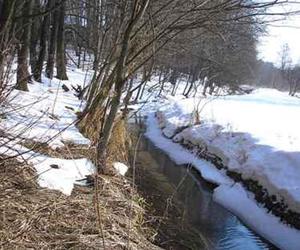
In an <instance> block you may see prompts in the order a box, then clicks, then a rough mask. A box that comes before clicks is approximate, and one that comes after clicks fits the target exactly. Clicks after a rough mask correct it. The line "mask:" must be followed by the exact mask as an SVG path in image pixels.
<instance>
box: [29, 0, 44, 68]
mask: <svg viewBox="0 0 300 250" xmlns="http://www.w3.org/2000/svg"><path fill="white" fill-rule="evenodd" d="M33 6H34V7H33V14H37V13H39V11H40V9H41V6H40V1H39V0H34V4H33ZM40 32H44V31H43V30H41V26H40V17H38V18H36V20H35V21H34V22H32V24H31V31H30V34H31V36H30V53H29V55H30V57H29V62H30V67H31V73H32V74H34V71H35V67H36V63H37V55H38V54H37V44H38V40H39V38H38V36H39V33H40Z"/></svg>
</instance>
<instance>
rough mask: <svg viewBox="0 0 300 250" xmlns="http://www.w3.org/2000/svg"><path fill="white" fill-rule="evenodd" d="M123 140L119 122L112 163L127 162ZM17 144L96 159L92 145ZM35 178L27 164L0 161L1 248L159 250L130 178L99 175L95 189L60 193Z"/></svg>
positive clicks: (123, 130) (59, 154) (61, 155)
mask: <svg viewBox="0 0 300 250" xmlns="http://www.w3.org/2000/svg"><path fill="white" fill-rule="evenodd" d="M128 142H129V137H128V135H127V132H126V128H125V124H124V121H121V120H119V121H118V122H117V123H116V125H115V127H114V129H113V134H112V140H111V142H110V144H109V149H108V153H109V154H110V156H109V159H110V161H111V162H112V161H116V160H118V161H122V162H126V161H127V151H128V145H129V144H128ZM22 144H23V146H26V147H27V148H30V149H32V150H34V151H35V152H39V153H42V154H45V155H48V156H51V157H58V158H65V159H76V158H82V157H86V158H89V159H91V160H94V159H95V148H94V147H88V146H80V145H72V144H66V146H65V147H64V148H61V149H57V150H53V149H51V148H49V147H48V145H47V144H44V143H38V142H34V141H31V140H24V141H23V142H22ZM37 177H38V176H36V172H35V171H34V170H33V169H32V167H31V166H29V165H26V164H24V163H20V162H18V161H17V160H15V159H11V160H8V161H5V162H3V161H1V160H0V213H1V219H0V249H159V247H157V246H155V245H154V244H152V243H151V241H150V240H149V239H152V236H153V234H154V233H155V232H154V231H153V229H151V228H149V227H147V226H145V225H146V223H144V213H145V209H144V206H145V201H144V199H143V198H141V197H140V196H139V195H138V194H137V192H136V190H135V189H133V188H132V184H131V183H130V181H129V180H127V179H125V178H123V177H120V176H105V175H99V176H98V178H97V180H98V181H97V183H96V185H95V187H94V188H88V187H79V186H76V187H75V188H74V190H73V192H72V195H71V196H65V195H63V194H62V193H60V192H58V191H53V190H48V189H43V188H40V187H38V185H37V183H36V179H37ZM96 190H97V192H96ZM96 194H97V195H96Z"/></svg>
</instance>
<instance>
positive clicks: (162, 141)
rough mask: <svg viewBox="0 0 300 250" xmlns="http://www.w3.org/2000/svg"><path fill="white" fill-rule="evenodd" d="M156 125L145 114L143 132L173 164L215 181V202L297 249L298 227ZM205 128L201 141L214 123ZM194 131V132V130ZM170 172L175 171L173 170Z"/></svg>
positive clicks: (299, 246)
mask: <svg viewBox="0 0 300 250" xmlns="http://www.w3.org/2000/svg"><path fill="white" fill-rule="evenodd" d="M159 125H160V124H159V122H158V121H157V120H156V118H155V116H154V114H153V113H151V114H149V116H148V119H147V132H146V134H145V135H146V136H147V137H148V138H149V139H150V140H151V141H152V142H153V143H154V144H155V145H156V146H157V147H158V148H160V149H162V150H163V151H164V152H166V153H167V154H168V155H169V156H170V158H171V159H172V160H174V161H175V162H176V163H177V164H192V165H194V166H195V167H196V168H197V169H198V170H199V171H200V173H201V175H202V177H203V178H204V179H206V180H208V181H210V182H213V183H216V184H218V185H219V186H218V187H217V188H216V189H215V190H214V195H213V198H214V200H215V201H216V202H218V203H220V204H222V205H223V206H224V207H226V208H227V209H229V210H230V211H232V212H233V213H234V214H235V215H237V216H238V217H239V218H240V219H241V220H242V221H244V222H245V223H246V224H247V225H249V227H251V228H252V229H253V230H254V231H256V232H257V233H259V234H260V235H262V236H263V237H264V238H266V239H267V240H269V241H270V242H272V243H273V244H274V245H276V246H278V247H280V248H281V249H287V250H297V249H300V231H299V230H296V229H293V228H291V227H289V226H288V225H286V224H283V223H282V222H281V221H280V220H279V218H278V217H275V216H273V215H272V214H270V213H268V211H267V210H266V209H265V208H263V207H259V206H258V204H257V202H256V201H255V200H254V198H252V196H253V195H252V194H250V193H249V192H247V191H246V190H245V189H244V188H243V187H242V186H241V185H240V184H238V183H234V182H233V181H232V180H231V179H229V178H228V177H227V176H226V174H225V173H224V172H223V171H222V170H218V169H216V168H215V167H214V166H213V165H212V164H210V163H208V162H206V161H204V160H201V159H199V158H197V157H195V155H193V154H192V153H191V152H190V151H188V150H186V149H184V148H183V147H182V146H180V145H179V144H178V143H175V142H173V141H172V140H171V139H168V138H166V137H164V136H163V135H162V131H161V128H160V126H159ZM202 129H204V128H202ZM207 129H208V130H211V131H212V133H211V134H209V135H206V136H203V137H202V139H203V140H211V139H212V138H214V136H212V135H213V134H215V130H216V129H215V128H214V126H213V125H212V126H211V127H207ZM217 130H218V129H217ZM194 132H197V131H194ZM182 133H184V132H182ZM196 134H197V135H198V133H196ZM177 139H178V138H177ZM174 171H176V170H175V169H174Z"/></svg>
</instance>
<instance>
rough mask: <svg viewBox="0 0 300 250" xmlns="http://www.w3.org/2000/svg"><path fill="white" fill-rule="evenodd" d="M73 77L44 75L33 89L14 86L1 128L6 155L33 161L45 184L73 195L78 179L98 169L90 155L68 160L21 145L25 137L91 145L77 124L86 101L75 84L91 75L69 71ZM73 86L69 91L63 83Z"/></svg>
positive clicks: (55, 145) (51, 143) (56, 144)
mask: <svg viewBox="0 0 300 250" xmlns="http://www.w3.org/2000/svg"><path fill="white" fill-rule="evenodd" d="M68 76H69V80H68V81H63V82H62V81H59V80H58V79H55V78H53V80H51V81H50V80H49V79H47V78H43V83H37V82H34V83H32V84H29V86H28V87H29V92H23V91H18V90H13V92H12V93H11V94H10V96H9V99H8V101H7V102H6V103H5V104H4V106H2V107H1V114H2V119H1V122H0V129H1V130H2V131H4V132H5V133H7V135H8V136H9V137H11V140H10V141H9V140H8V139H7V135H4V137H3V138H1V142H0V152H1V154H3V155H8V156H15V155H19V156H18V158H19V159H20V160H26V161H27V162H28V163H30V164H32V165H33V166H34V167H35V169H36V171H37V176H38V183H39V184H40V186H42V187H47V188H50V189H56V190H59V191H61V192H63V193H64V194H66V195H70V194H71V192H72V189H73V186H74V182H75V181H76V180H78V179H82V178H85V175H88V174H91V173H93V172H94V170H95V167H94V166H93V164H92V163H91V162H90V161H89V160H88V159H85V158H83V159H76V160H72V159H71V160H66V159H59V158H52V157H49V156H46V155H42V154H39V153H36V152H33V151H31V150H29V149H27V148H26V147H24V146H22V145H20V142H21V141H22V139H31V140H33V141H36V142H46V143H47V144H48V145H49V146H50V147H51V148H53V149H55V148H58V147H63V146H64V145H65V143H66V142H71V143H75V144H83V145H89V143H90V141H89V140H88V139H87V138H85V137H84V136H83V135H82V134H81V133H80V132H79V131H78V129H77V128H76V126H75V124H74V122H75V120H76V112H77V111H80V110H82V108H83V107H84V103H82V102H81V101H79V100H78V98H77V97H76V96H75V95H74V91H72V88H71V85H74V86H75V87H76V86H77V84H78V85H80V86H83V85H84V84H85V82H86V83H87V82H88V81H89V79H88V78H89V77H90V76H89V75H86V73H85V72H83V71H81V70H77V69H72V70H69V71H68ZM63 84H65V85H66V86H68V87H69V89H70V91H69V92H65V91H64V90H63V89H62V87H61V86H62V85H63Z"/></svg>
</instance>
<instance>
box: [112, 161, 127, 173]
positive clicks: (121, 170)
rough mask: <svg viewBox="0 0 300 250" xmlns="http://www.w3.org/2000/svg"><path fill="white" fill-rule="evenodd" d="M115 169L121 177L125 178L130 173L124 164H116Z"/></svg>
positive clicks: (114, 164)
mask: <svg viewBox="0 0 300 250" xmlns="http://www.w3.org/2000/svg"><path fill="white" fill-rule="evenodd" d="M113 167H114V169H115V170H117V172H118V173H119V174H120V175H123V176H125V174H126V173H127V171H128V167H127V166H126V165H125V164H124V163H122V162H114V163H113Z"/></svg>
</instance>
